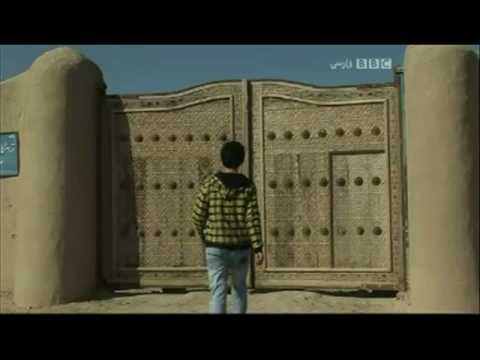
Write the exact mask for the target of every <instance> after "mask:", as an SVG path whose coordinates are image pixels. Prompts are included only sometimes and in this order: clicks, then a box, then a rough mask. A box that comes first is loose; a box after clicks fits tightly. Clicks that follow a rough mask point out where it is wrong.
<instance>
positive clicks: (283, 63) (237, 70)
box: [0, 45, 478, 94]
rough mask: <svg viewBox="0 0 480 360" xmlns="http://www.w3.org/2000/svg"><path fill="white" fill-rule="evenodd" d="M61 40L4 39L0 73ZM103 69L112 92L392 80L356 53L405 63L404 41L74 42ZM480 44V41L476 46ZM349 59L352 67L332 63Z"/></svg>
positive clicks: (17, 69)
mask: <svg viewBox="0 0 480 360" xmlns="http://www.w3.org/2000/svg"><path fill="white" fill-rule="evenodd" d="M57 46H61V45H0V79H1V80H5V79H8V78H10V77H12V76H15V75H17V74H19V73H21V72H23V71H25V70H27V69H28V68H29V67H30V65H31V64H32V62H33V61H34V60H35V58H37V57H38V56H40V55H41V54H42V53H44V52H45V51H47V50H49V49H52V48H55V47H57ZM72 47H73V48H77V49H78V50H80V51H81V52H82V53H83V54H85V55H86V56H88V57H89V58H90V59H92V60H93V61H94V62H95V63H97V64H98V65H99V66H100V68H101V69H102V71H103V74H104V78H105V82H106V84H107V86H108V89H107V93H109V94H128V93H150V92H167V91H174V90H179V89H182V88H185V87H190V86H193V85H197V84H201V83H203V82H209V81H217V80H228V79H249V80H253V79H283V80H293V81H300V82H305V83H310V84H316V85H319V86H330V85H347V84H358V83H378V82H388V81H392V80H393V70H360V69H356V66H355V61H356V59H357V58H369V59H370V58H371V59H376V58H391V59H392V64H393V65H394V66H395V65H401V64H402V63H403V56H404V52H405V48H406V46H405V45H73V46H72ZM476 48H477V49H478V45H477V46H476ZM346 59H350V60H351V61H352V62H353V68H352V69H350V70H348V69H345V70H341V69H337V70H332V69H331V67H330V65H331V64H335V63H337V62H341V61H343V62H344V61H345V60H346Z"/></svg>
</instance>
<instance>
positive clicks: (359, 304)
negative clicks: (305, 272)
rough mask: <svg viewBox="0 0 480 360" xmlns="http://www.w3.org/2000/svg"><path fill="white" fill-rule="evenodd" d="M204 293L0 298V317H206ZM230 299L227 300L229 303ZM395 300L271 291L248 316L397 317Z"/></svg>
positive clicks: (257, 297)
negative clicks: (64, 299)
mask: <svg viewBox="0 0 480 360" xmlns="http://www.w3.org/2000/svg"><path fill="white" fill-rule="evenodd" d="M208 299H209V294H208V292H207V291H192V292H188V293H182V294H170V293H167V294H165V293H161V292H158V291H157V292H155V291H151V290H148V291H147V290H143V291H138V290H133V291H127V290H124V291H115V292H112V291H106V290H103V291H100V292H99V294H98V295H97V299H95V300H92V301H82V302H75V303H70V304H65V305H56V306H52V307H48V308H41V309H23V308H19V307H17V306H15V305H14V304H13V302H12V296H11V294H8V293H3V294H2V295H1V296H0V312H1V313H106V314H108V313H130V314H132V313H133V314H134V313H200V314H201V313H205V312H206V311H207V310H206V309H207V308H208ZM230 300H231V298H230V296H229V302H230ZM402 309H403V302H402V300H399V299H397V298H391V297H390V298H387V297H383V298H371V297H358V296H356V297H354V296H338V295H330V294H324V293H316V292H309V291H271V292H265V293H252V294H250V295H249V313H269V314H272V313H396V312H403V311H402Z"/></svg>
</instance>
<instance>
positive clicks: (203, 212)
mask: <svg viewBox="0 0 480 360" xmlns="http://www.w3.org/2000/svg"><path fill="white" fill-rule="evenodd" d="M207 219H208V182H204V183H203V184H202V185H201V186H200V189H199V191H198V193H197V197H196V199H195V202H194V204H193V214H192V220H193V225H194V226H195V229H196V230H197V233H198V235H199V236H200V238H201V239H202V241H204V242H205V235H204V230H205V226H206V223H207Z"/></svg>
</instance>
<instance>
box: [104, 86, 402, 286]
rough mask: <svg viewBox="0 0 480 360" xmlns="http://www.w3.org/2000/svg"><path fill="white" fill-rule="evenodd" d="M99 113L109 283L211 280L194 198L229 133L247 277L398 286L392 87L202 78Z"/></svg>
mask: <svg viewBox="0 0 480 360" xmlns="http://www.w3.org/2000/svg"><path fill="white" fill-rule="evenodd" d="M105 119H106V124H107V126H105V129H106V130H105V136H106V137H108V140H109V141H107V142H106V143H107V144H109V145H108V146H107V147H106V149H107V152H108V153H109V155H106V156H104V162H105V163H107V164H108V166H109V170H110V171H111V177H109V178H108V179H107V181H106V183H107V184H108V185H109V186H108V192H107V194H106V195H105V196H104V202H105V203H106V204H107V205H106V206H104V216H105V218H104V224H105V227H107V228H108V229H107V230H105V231H104V235H105V238H106V239H105V240H106V241H105V242H104V247H103V254H104V256H103V258H102V263H103V274H104V276H105V278H106V279H107V281H108V282H109V283H111V284H121V283H128V284H131V283H136V284H139V285H141V286H149V285H155V286H161V287H174V286H180V287H197V286H206V285H207V277H206V269H205V257H204V253H203V249H202V245H201V243H200V240H199V237H198V236H197V234H196V233H195V231H194V229H193V227H192V224H191V218H190V216H191V207H192V201H193V196H194V194H195V191H196V189H197V186H198V184H199V182H200V181H201V180H202V178H203V177H205V176H206V175H207V174H209V173H211V172H212V171H215V170H217V169H218V168H219V167H220V162H219V149H220V147H221V145H222V143H223V142H225V141H227V140H230V139H235V140H238V141H241V142H242V143H244V144H245V145H246V147H247V149H248V150H249V151H248V152H249V156H248V159H247V161H246V163H245V164H244V166H243V167H242V169H241V170H242V172H243V173H244V174H246V175H248V176H250V177H252V178H254V180H255V181H256V184H257V187H258V191H259V199H260V206H261V209H260V210H261V214H262V217H263V224H262V225H263V227H262V230H263V234H264V239H265V244H266V248H265V255H266V256H265V264H264V265H263V266H262V267H260V268H257V269H256V270H255V271H252V273H251V275H252V279H251V280H252V282H251V284H252V285H254V286H255V287H257V288H332V289H333V288H336V289H339V288H369V289H393V290H402V289H404V286H405V278H404V248H403V242H402V164H401V129H400V116H399V88H398V86H396V85H394V84H379V85H369V86H349V87H337V88H332V87H329V88H319V87H314V86H308V85H304V84H296V83H291V82H284V81H251V82H246V81H229V82H219V83H210V84H205V85H202V86H198V87H195V88H192V89H187V90H183V91H180V92H176V93H168V94H158V95H154V94H150V95H141V96H111V97H109V99H108V107H107V115H106V118H105ZM109 230H110V231H109Z"/></svg>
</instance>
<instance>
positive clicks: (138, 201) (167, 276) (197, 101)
mask: <svg viewBox="0 0 480 360" xmlns="http://www.w3.org/2000/svg"><path fill="white" fill-rule="evenodd" d="M244 90H245V86H244V84H242V82H223V83H214V84H209V85H204V86H200V87H196V88H193V89H190V90H184V91H181V92H178V93H170V94H161V95H145V96H125V97H122V96H120V97H112V98H111V99H110V100H109V101H110V107H111V108H112V109H113V110H112V118H111V119H112V170H113V177H112V179H113V180H112V183H113V184H112V186H113V189H112V191H113V196H112V197H113V205H112V208H113V218H114V219H113V222H112V223H113V225H112V237H113V241H112V243H113V244H112V249H111V251H112V253H111V261H110V265H111V271H110V272H107V273H109V274H110V279H109V281H110V282H111V283H132V282H134V283H139V284H143V285H156V286H189V287H190V286H193V287H194V286H206V285H207V276H206V271H205V270H206V268H205V254H204V248H203V245H202V243H201V241H200V238H199V236H198V234H196V231H195V229H194V227H193V225H192V222H191V213H192V205H193V200H194V196H195V193H196V191H197V189H198V185H199V183H200V182H201V181H202V180H203V179H204V178H205V177H206V176H207V175H209V174H211V173H212V172H214V171H216V170H218V169H219V168H220V165H221V164H220V159H219V150H220V148H221V146H222V144H223V143H224V142H226V141H228V140H231V139H237V140H239V141H242V142H244V143H245V141H244V140H245V137H244V136H245V132H246V131H247V129H246V128H245V127H244V124H245V123H246V121H245V120H244V117H245V106H244V95H243V93H244ZM247 166H248V164H247Z"/></svg>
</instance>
